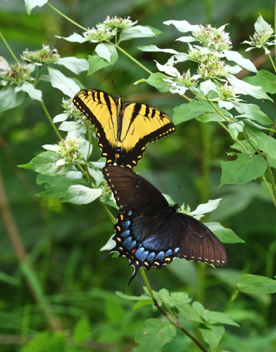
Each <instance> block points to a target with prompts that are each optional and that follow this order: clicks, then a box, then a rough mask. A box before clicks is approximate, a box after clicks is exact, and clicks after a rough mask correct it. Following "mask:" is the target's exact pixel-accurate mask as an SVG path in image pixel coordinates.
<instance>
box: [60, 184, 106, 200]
mask: <svg viewBox="0 0 276 352" xmlns="http://www.w3.org/2000/svg"><path fill="white" fill-rule="evenodd" d="M101 194H102V190H101V189H93V188H89V187H86V186H82V185H73V186H70V187H69V189H68V190H67V193H66V195H65V197H64V198H63V200H62V202H63V203H64V202H69V203H73V204H88V203H91V202H93V201H94V200H95V199H97V198H98V197H99V196H100V195H101Z"/></svg>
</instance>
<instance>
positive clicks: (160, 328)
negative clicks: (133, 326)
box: [133, 318, 176, 352]
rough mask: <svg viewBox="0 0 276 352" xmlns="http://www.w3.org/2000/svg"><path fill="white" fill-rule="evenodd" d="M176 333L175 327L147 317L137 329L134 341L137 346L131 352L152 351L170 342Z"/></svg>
mask: <svg viewBox="0 0 276 352" xmlns="http://www.w3.org/2000/svg"><path fill="white" fill-rule="evenodd" d="M175 335H176V328H175V327H174V326H173V325H171V324H167V323H163V322H161V321H160V320H159V319H153V318H152V319H147V320H146V321H144V323H143V326H142V327H141V328H139V329H138V330H137V333H136V335H135V342H136V343H138V344H139V347H136V348H134V349H133V352H153V351H156V350H157V349H159V348H161V347H162V346H164V345H165V344H166V343H168V342H170V341H171V340H172V338H173V337H174V336H175Z"/></svg>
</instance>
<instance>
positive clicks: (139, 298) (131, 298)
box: [115, 291, 152, 302]
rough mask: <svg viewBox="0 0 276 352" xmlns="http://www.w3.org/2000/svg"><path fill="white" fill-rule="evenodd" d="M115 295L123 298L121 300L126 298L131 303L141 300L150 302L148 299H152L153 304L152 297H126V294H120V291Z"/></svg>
mask: <svg viewBox="0 0 276 352" xmlns="http://www.w3.org/2000/svg"><path fill="white" fill-rule="evenodd" d="M115 293H116V295H117V296H119V297H121V298H124V299H127V300H130V301H141V300H148V299H150V300H151V302H152V299H151V297H150V296H148V295H141V296H129V295H125V294H124V293H122V292H119V291H116V292H115Z"/></svg>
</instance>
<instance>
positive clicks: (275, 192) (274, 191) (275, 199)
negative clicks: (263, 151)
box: [266, 159, 276, 205]
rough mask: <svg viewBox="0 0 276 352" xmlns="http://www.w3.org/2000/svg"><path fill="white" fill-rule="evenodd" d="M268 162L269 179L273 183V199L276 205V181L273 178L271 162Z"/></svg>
mask: <svg viewBox="0 0 276 352" xmlns="http://www.w3.org/2000/svg"><path fill="white" fill-rule="evenodd" d="M266 162H267V171H268V176H269V179H270V182H271V186H272V191H273V195H274V197H273V198H272V199H273V201H274V204H275V205H276V187H275V181H274V177H273V173H272V170H271V167H270V164H269V162H268V160H267V159H266Z"/></svg>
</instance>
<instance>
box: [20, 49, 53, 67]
mask: <svg viewBox="0 0 276 352" xmlns="http://www.w3.org/2000/svg"><path fill="white" fill-rule="evenodd" d="M21 57H22V59H23V60H24V61H27V62H35V63H39V64H51V63H54V62H56V61H58V59H59V58H60V56H59V54H58V52H57V49H51V48H50V46H49V45H43V48H42V49H41V50H36V51H29V50H28V49H26V50H25V51H23V55H22V56H21Z"/></svg>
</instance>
